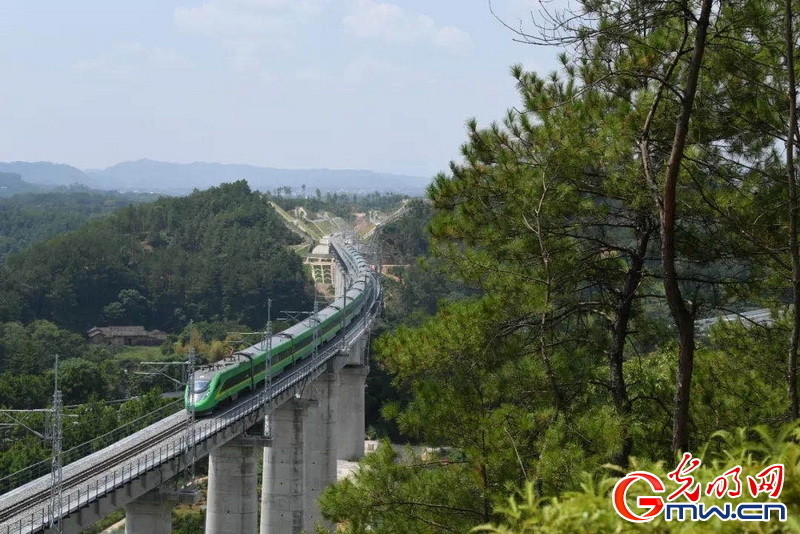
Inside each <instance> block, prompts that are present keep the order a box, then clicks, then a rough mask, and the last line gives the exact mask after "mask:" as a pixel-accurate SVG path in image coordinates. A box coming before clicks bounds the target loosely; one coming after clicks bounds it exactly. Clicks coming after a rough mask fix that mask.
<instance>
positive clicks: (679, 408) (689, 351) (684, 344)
mask: <svg viewBox="0 0 800 534" xmlns="http://www.w3.org/2000/svg"><path fill="white" fill-rule="evenodd" d="M711 4H712V0H703V2H702V5H701V8H700V16H699V18H698V19H697V28H696V34H695V39H694V50H693V52H692V58H691V60H690V62H689V66H688V70H687V73H686V87H685V89H684V92H683V100H682V102H681V110H680V115H679V116H678V122H677V124H676V125H675V137H674V138H673V141H672V150H671V152H670V155H669V161H668V163H667V170H666V176H665V179H664V190H663V195H662V204H661V264H662V268H663V270H664V293H665V294H666V297H667V303H668V304H669V308H670V312H671V313H672V318H673V319H674V320H675V324H676V326H677V328H678V341H679V343H680V349H679V351H678V371H677V373H676V377H675V382H676V384H675V406H674V413H673V427H672V450H673V452H675V453H677V452H679V451H684V450H686V448H687V445H688V441H689V396H690V393H691V391H690V390H691V385H692V369H693V366H694V316H693V315H694V314H693V313H692V312H691V311H690V309H689V307H688V306H687V304H686V301H685V300H684V298H683V295H682V294H681V288H680V283H679V282H678V274H677V270H676V267H675V254H676V247H675V221H676V208H677V201H676V196H677V184H678V175H679V174H680V169H681V162H682V160H683V152H684V149H685V147H686V138H687V135H688V133H689V120H690V119H691V117H692V108H693V106H694V98H695V94H696V93H697V82H698V78H699V77H700V68H701V66H702V64H703V55H704V54H705V49H706V34H707V32H708V24H709V19H710V17H711Z"/></svg>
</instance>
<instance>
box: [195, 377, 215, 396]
mask: <svg viewBox="0 0 800 534" xmlns="http://www.w3.org/2000/svg"><path fill="white" fill-rule="evenodd" d="M210 383H211V380H195V381H194V393H202V392H204V391H205V390H207V389H208V385H209V384H210Z"/></svg>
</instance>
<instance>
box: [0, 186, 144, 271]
mask: <svg viewBox="0 0 800 534" xmlns="http://www.w3.org/2000/svg"><path fill="white" fill-rule="evenodd" d="M0 196H2V195H0ZM155 198H156V197H155V196H154V195H144V194H134V193H128V194H121V193H113V192H99V191H90V190H87V189H85V188H69V189H64V190H60V191H50V192H47V193H25V194H15V195H13V196H10V197H9V198H5V199H0V263H2V261H3V259H4V258H5V256H7V255H8V254H9V253H12V252H18V251H20V250H22V249H24V248H26V247H28V246H29V245H31V244H33V243H35V242H37V241H43V240H45V239H48V238H50V237H53V236H55V235H57V234H60V233H63V232H69V231H71V230H75V229H77V228H79V227H80V226H81V225H82V224H84V223H85V222H86V221H88V220H89V219H90V218H92V217H95V216H98V215H102V214H107V213H111V212H113V211H116V210H118V209H120V208H122V207H124V206H129V205H131V204H138V203H140V202H148V201H151V200H155Z"/></svg>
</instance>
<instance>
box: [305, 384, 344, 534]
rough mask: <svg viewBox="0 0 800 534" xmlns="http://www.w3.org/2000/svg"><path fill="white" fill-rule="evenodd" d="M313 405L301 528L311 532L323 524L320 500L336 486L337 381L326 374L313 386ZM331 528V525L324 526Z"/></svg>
mask: <svg viewBox="0 0 800 534" xmlns="http://www.w3.org/2000/svg"><path fill="white" fill-rule="evenodd" d="M313 388H314V390H313V391H314V397H315V399H316V401H317V402H316V405H315V406H313V407H312V408H311V409H310V410H309V411H308V417H307V418H306V421H305V436H306V441H305V447H304V449H305V482H304V485H303V490H304V491H303V500H304V503H303V513H304V514H303V515H304V518H303V525H304V527H305V529H306V530H307V531H308V532H313V531H314V530H313V529H314V527H315V525H316V524H317V523H318V522H320V521H322V515H321V514H320V512H319V502H318V500H319V496H320V494H321V493H322V490H324V489H325V488H326V487H328V486H329V485H331V484H333V483H335V482H336V459H337V455H336V439H335V434H334V429H335V428H336V423H337V421H336V416H337V413H336V412H337V411H338V403H337V396H338V389H339V377H338V375H337V374H336V373H334V372H332V371H328V372H326V373H323V374H322V375H321V376H320V377H319V378H317V379H316V380H315V381H314V383H313ZM324 526H326V527H329V528H330V527H332V526H333V525H324Z"/></svg>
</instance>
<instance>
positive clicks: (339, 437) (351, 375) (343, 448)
mask: <svg viewBox="0 0 800 534" xmlns="http://www.w3.org/2000/svg"><path fill="white" fill-rule="evenodd" d="M367 374H369V366H368V365H347V366H345V367H343V368H342V370H341V372H340V374H339V395H338V406H337V413H338V416H339V417H338V421H337V424H336V456H337V458H338V459H340V460H357V459H359V458H361V457H362V456H364V424H365V423H364V421H365V417H366V414H365V412H366V407H365V403H364V388H365V387H366V383H367Z"/></svg>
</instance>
